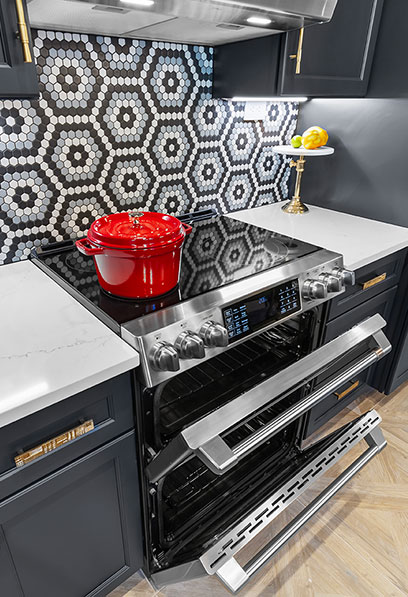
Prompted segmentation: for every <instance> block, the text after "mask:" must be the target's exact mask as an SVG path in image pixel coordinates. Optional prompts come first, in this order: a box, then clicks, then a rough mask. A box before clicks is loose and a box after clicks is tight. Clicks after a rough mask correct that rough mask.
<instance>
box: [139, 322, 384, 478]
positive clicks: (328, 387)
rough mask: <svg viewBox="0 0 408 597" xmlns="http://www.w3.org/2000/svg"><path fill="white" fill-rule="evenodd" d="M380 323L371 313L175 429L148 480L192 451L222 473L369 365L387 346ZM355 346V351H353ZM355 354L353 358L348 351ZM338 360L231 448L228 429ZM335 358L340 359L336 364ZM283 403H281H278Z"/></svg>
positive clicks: (151, 465)
mask: <svg viewBox="0 0 408 597" xmlns="http://www.w3.org/2000/svg"><path fill="white" fill-rule="evenodd" d="M385 325H386V322H385V321H384V319H383V318H382V317H381V316H380V315H378V314H377V315H374V316H372V317H370V318H368V319H366V320H365V321H363V322H362V323H360V324H359V325H356V326H355V327H353V328H351V329H350V330H349V331H347V332H345V333H344V334H342V335H341V336H339V337H338V338H336V339H335V340H332V341H331V342H328V343H327V344H325V345H324V346H322V347H320V348H318V349H317V350H315V351H314V352H312V353H311V354H309V355H307V356H305V357H303V358H302V359H300V360H299V361H297V362H296V363H294V364H292V365H290V366H289V367H287V368H286V369H284V370H282V371H280V372H279V373H277V374H276V375H274V376H272V377H270V378H268V379H266V380H265V381H263V382H262V383H260V384H258V385H257V386H255V387H254V388H252V389H250V390H249V391H247V392H245V393H243V394H241V395H240V396H238V397H237V398H236V399H234V400H232V401H231V402H229V403H227V404H225V405H224V406H222V407H220V408H219V409H218V410H216V411H214V412H212V413H210V414H208V415H207V416H205V417H203V418H201V419H199V420H198V421H196V422H195V423H193V424H192V425H190V426H189V427H187V428H186V429H184V430H183V431H181V432H180V433H179V434H178V435H177V436H176V437H175V438H174V439H173V440H172V441H171V442H170V443H169V444H168V445H167V446H166V447H165V448H164V449H163V450H161V452H159V454H157V456H156V457H155V458H154V459H153V460H152V461H151V462H150V463H149V465H148V466H147V467H146V474H147V477H148V479H149V480H150V481H151V482H156V481H158V480H159V479H160V478H162V477H163V476H164V475H166V474H167V473H169V472H170V471H171V470H172V469H174V468H175V467H176V466H178V465H179V464H180V463H181V462H183V461H184V460H185V459H186V458H188V457H189V456H191V455H192V454H195V455H196V456H198V457H199V458H200V459H201V460H202V462H203V463H204V464H205V465H206V466H207V467H208V468H209V469H210V470H211V471H212V472H214V473H215V474H217V475H222V474H223V473H224V472H225V471H227V470H229V469H230V468H231V467H233V466H235V465H236V464H237V463H238V462H239V460H241V459H242V458H244V457H245V456H247V455H248V454H249V453H251V452H252V451H253V450H255V449H256V448H257V447H259V446H260V445H261V444H263V443H264V442H266V441H268V440H269V439H270V438H271V437H273V436H274V435H275V434H276V433H278V432H279V431H281V430H282V429H284V428H285V427H286V426H287V425H288V424H289V423H291V422H292V421H294V420H296V419H298V418H299V417H300V416H302V415H303V414H305V413H306V412H307V411H308V410H309V409H311V408H312V407H313V406H315V405H316V404H318V403H319V402H321V401H322V400H324V399H325V397H327V396H328V395H329V394H331V393H332V392H333V391H335V390H336V389H337V388H339V387H340V386H341V385H343V384H344V383H345V382H346V381H347V380H348V379H350V377H353V376H355V375H357V374H359V373H360V372H361V371H363V370H364V369H367V368H368V367H370V366H371V365H373V364H374V363H375V362H376V361H378V360H379V359H380V358H382V357H383V356H385V355H386V354H387V353H388V352H389V351H390V350H391V345H390V343H389V342H388V340H387V338H386V336H385V334H384V333H383V332H382V328H383V327H384V326H385ZM356 351H357V353H356ZM355 354H357V356H356V357H355V358H353V355H355ZM334 363H339V370H338V371H339V372H338V374H336V376H335V377H332V378H330V379H329V381H328V382H327V383H326V384H325V385H324V386H323V387H320V388H319V389H318V390H316V391H314V392H313V393H311V394H309V395H306V396H305V397H303V398H302V399H300V400H299V401H298V402H296V403H295V404H294V405H291V406H290V407H288V408H287V409H285V410H283V411H282V412H281V414H279V415H278V416H277V417H275V418H274V419H272V420H271V421H270V422H269V423H268V424H267V425H264V426H263V427H262V428H260V429H258V430H257V431H255V432H254V433H253V434H252V435H250V436H249V437H247V438H246V439H245V440H244V441H242V442H240V443H239V444H237V445H235V446H233V447H231V446H229V445H228V444H227V443H226V442H225V441H224V439H223V438H222V434H225V433H226V432H227V431H228V430H229V429H231V428H233V427H234V426H236V425H238V424H239V423H240V422H244V421H246V420H248V418H249V417H250V416H251V415H252V414H255V413H258V412H260V411H262V409H264V408H267V407H268V405H270V404H271V403H276V402H279V401H283V400H284V399H285V397H287V396H288V395H289V394H290V393H291V392H293V391H294V390H295V389H296V388H299V387H300V386H302V385H304V384H305V383H308V382H310V381H312V380H313V379H314V378H315V377H316V376H317V375H320V374H321V373H322V372H324V371H325V370H327V369H328V368H330V367H332V366H333V364H334ZM341 363H344V364H343V365H341ZM282 403H283V402H282Z"/></svg>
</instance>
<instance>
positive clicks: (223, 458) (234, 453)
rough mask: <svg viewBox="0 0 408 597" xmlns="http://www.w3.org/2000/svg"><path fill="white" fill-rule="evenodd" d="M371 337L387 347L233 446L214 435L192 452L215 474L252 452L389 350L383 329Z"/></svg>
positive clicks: (375, 352) (356, 364)
mask: <svg viewBox="0 0 408 597" xmlns="http://www.w3.org/2000/svg"><path fill="white" fill-rule="evenodd" d="M374 337H375V338H376V340H377V341H378V344H379V346H384V347H385V348H387V347H389V349H388V350H384V349H383V348H376V349H374V350H372V351H371V352H369V354H367V355H365V356H364V357H363V358H362V359H361V360H360V361H358V362H357V363H355V364H354V365H352V366H351V367H349V368H348V369H346V370H345V371H343V372H342V373H341V374H340V375H338V376H336V377H335V378H333V379H332V380H331V381H330V382H329V383H328V384H326V385H325V386H324V387H322V388H319V389H318V390H316V391H315V392H313V393H312V394H309V395H308V396H306V397H305V398H303V399H302V400H299V402H297V403H296V404H294V405H293V406H291V407H290V408H288V409H287V410H285V412H283V413H281V414H280V415H278V416H277V417H275V418H274V419H272V421H271V422H270V423H268V424H267V425H264V426H263V427H261V428H260V429H258V430H257V431H255V432H254V433H252V434H251V435H250V436H249V437H247V438H245V439H244V440H242V441H241V442H240V443H239V444H237V445H236V446H234V447H233V448H230V447H229V446H228V445H227V443H226V442H225V441H224V440H223V439H222V438H221V437H220V436H219V435H217V436H215V437H214V438H212V439H211V440H210V441H209V442H207V443H206V444H204V445H203V446H200V447H199V448H198V450H197V452H196V454H197V456H198V457H199V458H200V459H201V460H202V461H203V462H204V464H205V465H206V466H207V467H208V468H209V469H210V470H211V471H212V472H213V473H215V474H216V475H222V474H223V473H225V472H226V471H227V470H229V469H230V468H231V467H233V466H234V465H235V464H236V463H237V462H238V461H239V460H241V459H242V458H244V457H245V456H247V455H248V454H250V453H251V452H253V451H254V450H255V449H256V448H258V447H259V446H260V445H261V444H264V443H265V442H267V441H268V440H269V439H271V438H272V437H273V436H274V435H276V434H277V433H279V431H282V429H284V428H285V427H287V426H288V425H289V424H290V423H293V421H295V420H296V419H298V418H299V417H300V416H302V415H304V414H305V413H306V412H307V411H308V410H310V409H311V408H313V407H314V406H316V405H317V404H319V402H321V401H322V400H324V399H325V398H327V396H329V394H332V393H333V392H334V390H336V389H337V388H339V387H340V386H342V385H343V384H345V383H347V381H349V380H350V378H353V377H355V376H357V375H358V374H359V373H361V372H362V371H364V370H365V369H368V367H370V366H371V365H374V363H376V362H377V361H378V360H379V359H380V358H381V357H383V356H384V355H385V354H386V353H387V352H389V350H390V349H391V345H390V344H389V342H388V340H387V338H386V337H385V335H384V334H383V332H377V333H376V334H374Z"/></svg>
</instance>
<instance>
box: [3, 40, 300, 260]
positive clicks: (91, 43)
mask: <svg viewBox="0 0 408 597" xmlns="http://www.w3.org/2000/svg"><path fill="white" fill-rule="evenodd" d="M34 55H35V59H36V62H37V67H38V73H39V80H40V90H41V95H40V99H39V100H36V101H29V100H23V101H19V100H14V101H11V100H3V101H1V100H0V263H7V262H10V261H17V260H19V259H22V258H25V257H27V256H28V255H29V253H30V251H31V249H32V248H33V246H36V245H38V244H40V243H42V242H49V241H58V240H63V239H66V238H76V237H78V236H80V235H83V234H85V233H86V231H87V229H88V228H89V225H90V224H91V223H92V221H93V220H94V219H95V218H97V217H99V216H101V215H103V214H106V213H111V212H116V211H123V210H129V209H133V208H137V209H145V210H155V211H164V212H168V213H172V214H175V215H177V214H178V213H182V212H186V211H190V210H197V209H201V208H205V207H216V208H218V210H220V211H222V212H229V211H234V210H238V209H243V208H248V207H252V206H256V205H263V204H265V203H269V202H274V201H279V200H281V199H283V198H285V197H286V196H287V193H288V178H289V168H288V163H287V160H286V159H284V158H281V157H279V156H276V155H274V154H273V152H272V146H273V145H276V144H280V143H285V142H288V140H289V139H290V137H291V136H292V135H293V133H294V129H295V126H296V120H297V112H298V105H297V104H296V103H292V102H289V103H286V102H285V103H271V104H270V105H269V106H268V115H267V118H266V120H265V121H264V122H244V120H243V114H244V104H243V103H236V102H228V101H223V100H213V99H212V98H211V80H212V49H211V48H205V47H202V46H188V45H184V44H174V43H164V42H150V41H138V40H130V39H123V38H110V37H99V36H92V35H83V34H72V33H60V32H52V31H36V32H34Z"/></svg>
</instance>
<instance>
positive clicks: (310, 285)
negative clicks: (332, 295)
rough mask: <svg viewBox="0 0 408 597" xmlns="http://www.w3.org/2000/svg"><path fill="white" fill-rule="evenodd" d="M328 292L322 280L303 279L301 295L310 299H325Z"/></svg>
mask: <svg viewBox="0 0 408 597" xmlns="http://www.w3.org/2000/svg"><path fill="white" fill-rule="evenodd" d="M327 294H328V289H327V284H326V282H323V281H322V280H310V279H308V280H305V281H304V284H303V288H302V297H303V298H304V299H305V300H307V301H311V300H313V299H325V298H326V297H327Z"/></svg>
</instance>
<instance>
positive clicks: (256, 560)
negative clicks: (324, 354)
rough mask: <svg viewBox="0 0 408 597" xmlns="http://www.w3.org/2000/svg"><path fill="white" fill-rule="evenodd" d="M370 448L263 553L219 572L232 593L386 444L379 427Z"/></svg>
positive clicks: (229, 563) (232, 560)
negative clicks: (243, 563) (243, 564)
mask: <svg viewBox="0 0 408 597" xmlns="http://www.w3.org/2000/svg"><path fill="white" fill-rule="evenodd" d="M366 441H367V443H368V446H369V447H368V449H367V450H365V452H363V454H361V456H359V457H358V458H357V459H356V460H355V461H354V462H353V463H352V464H351V465H350V466H349V467H348V468H347V469H346V470H345V471H343V472H342V473H341V474H340V475H339V476H338V477H337V478H336V479H335V480H334V481H332V482H331V483H330V484H329V485H328V486H327V487H326V489H324V490H323V491H322V492H321V493H320V494H319V495H318V496H317V497H316V498H315V499H314V500H313V501H312V502H310V504H309V505H308V506H306V508H305V509H304V510H302V512H300V513H299V514H298V515H297V516H296V517H295V518H294V519H293V520H292V521H291V522H290V523H289V524H288V525H286V526H285V527H284V528H283V529H282V530H281V531H280V532H279V533H278V534H277V535H276V536H275V537H274V538H273V539H272V540H271V541H270V542H269V543H268V544H267V545H266V546H265V547H264V548H263V549H262V550H261V551H260V552H258V553H257V554H256V555H255V556H254V557H253V558H252V559H251V560H250V561H249V562H248V563H247V564H246V565H245V566H241V565H240V564H239V563H238V562H237V560H236V559H235V558H234V557H231V558H230V559H229V560H228V561H227V562H225V563H224V564H223V565H222V566H221V567H220V568H219V569H218V570H217V571H216V575H217V576H218V578H219V579H220V581H221V582H222V583H223V584H224V585H225V586H226V587H227V588H228V589H229V590H230V591H231V592H232V593H237V592H238V591H239V590H240V589H242V587H243V586H244V585H246V583H247V582H248V581H250V580H251V578H252V577H253V576H254V575H255V574H256V573H257V572H258V571H259V570H260V569H261V568H263V566H265V565H266V564H268V563H269V562H270V560H271V559H272V558H273V556H274V555H275V554H276V553H277V552H278V551H279V550H280V549H281V548H282V547H283V546H284V545H285V544H286V543H287V542H288V541H289V540H290V539H291V538H292V537H293V536H294V535H296V533H297V532H298V531H299V530H300V529H301V528H302V527H303V526H304V525H305V524H306V523H307V522H308V521H309V520H310V519H311V518H312V517H313V516H314V515H315V514H316V512H318V511H319V510H320V509H321V508H322V507H323V506H324V505H325V504H327V502H328V501H329V500H330V499H331V498H332V497H333V496H334V495H335V494H336V493H337V492H338V491H339V490H340V489H342V488H343V487H344V486H345V485H346V484H347V483H348V482H349V481H350V480H351V479H352V478H353V477H354V476H355V475H356V474H357V473H358V472H359V471H360V470H361V469H362V468H363V467H364V466H365V465H366V464H367V463H368V462H369V461H370V460H371V459H372V458H373V457H374V456H376V455H377V454H378V453H379V452H380V451H381V450H382V449H383V448H384V447H385V445H386V441H385V439H384V436H383V434H382V432H381V429H380V428H379V427H377V428H376V429H374V430H373V431H372V432H371V433H370V435H369V436H368V437H367V438H366Z"/></svg>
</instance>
